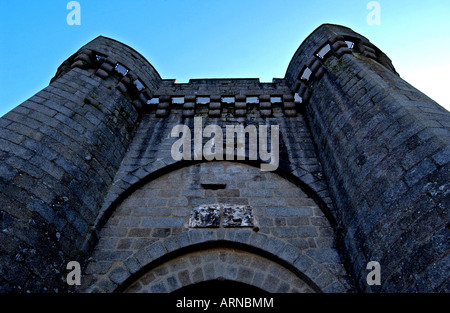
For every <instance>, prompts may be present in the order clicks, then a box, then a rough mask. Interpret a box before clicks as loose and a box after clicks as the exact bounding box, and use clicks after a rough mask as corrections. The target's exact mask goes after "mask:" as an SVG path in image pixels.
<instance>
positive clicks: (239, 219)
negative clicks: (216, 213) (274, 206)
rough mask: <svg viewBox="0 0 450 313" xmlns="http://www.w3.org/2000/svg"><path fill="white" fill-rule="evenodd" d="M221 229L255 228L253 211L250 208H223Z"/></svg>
mask: <svg viewBox="0 0 450 313" xmlns="http://www.w3.org/2000/svg"><path fill="white" fill-rule="evenodd" d="M222 225H223V227H253V226H255V222H254V218H253V210H252V208H251V207H250V206H223V222H222Z"/></svg>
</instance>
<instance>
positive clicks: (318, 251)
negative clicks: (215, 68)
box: [0, 24, 450, 292]
mask: <svg viewBox="0 0 450 313" xmlns="http://www.w3.org/2000/svg"><path fill="white" fill-rule="evenodd" d="M449 116H450V115H449V113H448V112H447V111H446V110H444V109H443V108H441V107H440V106H439V105H438V104H436V103H435V102H434V101H432V100H431V99H429V98H428V97H426V96H425V95H423V94H422V93H421V92H419V91H418V90H416V89H415V88H413V87H412V86H410V85H409V84H408V83H406V82H405V81H403V80H402V79H401V78H400V77H399V75H398V74H397V73H396V72H395V69H394V67H393V65H392V63H391V61H390V60H389V58H388V57H387V56H386V55H385V54H384V53H382V52H381V51H380V50H379V49H378V48H377V47H375V46H374V45H372V44H371V43H370V42H369V40H367V39H366V38H364V37H363V36H361V35H359V34H357V33H355V32H353V31H352V30H350V29H348V28H345V27H342V26H337V25H329V24H325V25H322V26H320V27H319V28H318V29H317V30H315V31H314V32H313V33H312V34H311V35H310V36H309V37H308V38H307V39H306V40H305V41H304V43H303V44H302V45H301V46H300V47H299V49H298V50H297V52H296V53H295V55H294V57H293V59H292V61H291V63H290V65H289V67H288V69H287V72H286V75H285V78H282V79H274V80H273V81H272V82H271V83H261V82H260V81H259V79H194V80H190V81H189V83H185V84H177V83H176V81H175V80H172V79H161V77H160V76H159V74H158V73H157V72H156V70H155V69H154V68H153V66H152V65H151V64H150V63H148V62H147V61H146V60H145V58H143V57H142V56H141V55H140V54H139V53H138V52H136V51H134V50H133V49H131V48H130V47H127V46H125V45H123V44H121V43H119V42H117V41H115V40H112V39H109V38H105V37H98V38H96V39H95V40H93V41H92V42H90V43H88V44H87V45H86V46H84V47H82V48H81V49H80V50H79V51H78V52H76V53H75V54H74V55H72V56H71V57H70V58H68V60H67V61H65V62H64V63H63V64H62V65H61V66H60V67H59V68H58V71H57V73H56V75H55V77H54V78H53V79H52V81H51V83H50V85H49V86H48V87H46V88H45V89H43V90H42V91H40V92H39V93H37V94H36V95H35V96H33V97H31V98H30V99H29V100H27V101H25V102H24V103H22V104H21V105H19V106H18V107H16V108H15V109H13V110H12V111H11V112H9V113H7V114H6V115H5V116H3V117H2V118H0V159H1V163H0V184H1V189H0V203H1V207H0V223H1V232H0V243H1V244H0V291H3V292H27V291H30V292H43V291H44V292H56V291H63V292H73V291H75V292H77V291H82V292H95V291H104V292H112V291H127V292H130V291H149V292H158V291H159V292H161V291H173V290H178V289H179V288H182V287H183V286H187V285H190V284H192V283H195V282H201V281H205V282H206V281H208V280H211V279H214V280H215V279H219V280H221V279H224V280H227V279H229V280H235V281H239V282H245V283H247V284H250V285H252V286H255V287H258V288H261V289H263V290H266V291H283V292H288V291H295V292H297V291H316V292H322V291H324V292H336V291H339V292H340V291H353V290H356V291H363V292H377V291H386V292H401V291H419V292H424V291H448V290H449V287H448V283H449V279H448V273H449V270H448V269H449V264H450V262H449V256H448V250H449V249H448V242H449V228H448V220H449V219H448V214H447V211H448V177H449V174H448V161H449V158H450V157H449V156H450V151H449V141H450V140H449V138H450V137H449V125H450V123H449V121H450V117H449ZM198 117H202V123H203V127H204V126H206V125H211V124H214V125H217V126H218V127H221V129H223V130H224V129H225V128H226V126H229V125H232V126H236V125H242V126H254V127H256V128H260V127H261V126H263V125H264V126H271V125H277V126H279V131H280V135H279V144H280V154H279V166H278V168H277V169H276V171H274V172H262V171H260V166H261V164H264V163H265V162H266V161H265V160H262V159H261V158H260V157H259V158H257V159H255V160H249V156H250V155H249V152H250V148H251V147H254V146H255V145H256V142H247V143H246V144H245V156H246V158H245V160H237V149H236V150H235V151H234V159H233V160H227V159H226V156H225V155H224V157H223V160H215V161H214V162H207V161H206V160H205V159H202V160H195V161H190V160H182V161H176V160H175V159H174V158H173V156H172V154H171V148H172V145H173V143H174V142H175V141H176V140H177V139H178V138H173V137H172V136H171V131H172V129H173V127H174V126H176V125H180V124H181V125H187V126H188V127H189V128H190V129H192V128H193V127H194V123H195V118H198ZM224 135H225V133H224ZM208 139H209V138H201V140H200V143H202V144H205V143H206V141H207V140H208ZM195 140H196V139H194V138H192V142H193V143H194V142H195ZM269 146H270V141H269ZM236 148H238V147H237V146H236ZM231 155H232V156H233V154H231ZM227 161H234V163H230V162H227ZM236 161H238V162H239V163H237V162H236ZM218 203H221V204H225V205H229V206H236V205H242V206H248V208H249V209H250V210H251V211H252V212H253V213H254V219H255V221H256V223H257V226H256V227H253V228H248V227H238V228H229V227H224V224H223V222H221V224H219V227H213V228H192V227H190V226H189V225H190V224H189V218H190V216H191V211H192V210H193V209H195V208H197V207H198V206H200V205H203V204H205V205H212V204H218ZM220 214H222V215H220V216H222V217H221V218H223V214H224V212H223V210H221V211H220ZM225 225H226V224H225ZM191 226H192V225H191ZM227 253H228V254H229V255H228V254H227ZM225 254H227V256H226V257H225V256H224V255H225ZM183 260H184V261H183ZM192 260H197V261H198V262H199V263H198V266H195V265H196V264H193V262H194V263H195V262H196V261H192ZM213 260H215V261H216V262H213ZM243 260H245V261H243ZM69 261H79V262H80V264H81V265H82V267H83V279H82V281H83V286H81V287H80V288H73V287H70V288H69V287H68V286H67V284H66V282H65V276H66V264H67V263H68V262H69ZM235 261H236V262H237V263H236V266H234V265H233V262H235ZM369 261H378V262H379V263H380V264H381V266H382V279H381V281H382V285H381V286H368V285H367V284H366V275H367V273H368V271H367V269H366V265H367V263H368V262H369ZM252 264H260V267H258V268H253V267H252ZM268 269H270V270H272V269H273V271H275V272H277V273H279V274H280V276H279V277H274V275H273V274H271V273H270V270H268ZM239 273H240V274H239ZM269 286H270V287H269Z"/></svg>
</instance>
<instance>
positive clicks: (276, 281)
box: [124, 248, 317, 293]
mask: <svg viewBox="0 0 450 313" xmlns="http://www.w3.org/2000/svg"><path fill="white" fill-rule="evenodd" d="M212 281H216V282H220V281H228V282H237V283H242V284H245V285H248V286H252V287H254V288H255V289H260V290H262V291H264V292H272V293H273V292H276V293H287V292H294V293H298V292H302V293H304V292H314V290H313V288H314V286H313V287H312V286H310V285H309V284H307V283H306V282H304V281H303V280H302V279H301V278H300V277H298V276H297V275H295V274H294V273H293V272H291V271H289V270H288V269H286V268H285V267H283V266H282V265H280V264H278V263H276V262H274V261H272V260H269V259H267V258H265V257H262V256H260V255H257V254H254V253H250V252H247V251H243V250H239V249H231V248H212V249H206V250H199V251H194V252H191V253H187V254H184V255H181V256H178V257H176V258H174V259H172V260H170V261H168V262H165V263H163V264H161V265H159V266H156V267H154V268H152V269H150V270H149V271H148V272H146V273H144V274H142V275H140V276H139V277H138V278H137V279H136V280H135V281H134V282H133V283H131V284H130V286H129V287H128V288H126V289H125V290H124V292H127V293H128V292H129V293H167V292H175V291H177V290H179V289H182V288H186V287H189V286H191V287H192V286H195V285H197V284H201V283H205V282H212ZM216 286H218V287H220V283H217V284H216ZM315 288H317V287H315Z"/></svg>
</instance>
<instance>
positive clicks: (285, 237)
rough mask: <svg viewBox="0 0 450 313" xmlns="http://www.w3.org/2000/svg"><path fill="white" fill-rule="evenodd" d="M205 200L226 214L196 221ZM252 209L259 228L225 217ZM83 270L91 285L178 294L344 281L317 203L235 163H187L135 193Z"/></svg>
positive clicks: (333, 286)
mask: <svg viewBox="0 0 450 313" xmlns="http://www.w3.org/2000/svg"><path fill="white" fill-rule="evenodd" d="M210 204H212V205H211V206H208V205H210ZM217 204H226V205H225V206H223V205H217ZM199 207H207V208H213V209H214V208H216V209H217V208H219V209H218V211H217V212H218V214H219V217H220V218H221V219H222V220H221V221H219V222H218V223H212V224H208V223H207V224H206V225H203V224H202V223H200V225H198V223H192V220H190V219H191V217H192V214H193V212H194V211H195V212H197V213H199V212H200V211H198V210H197V209H198V208H199ZM227 208H231V212H232V214H231V215H230V214H228V213H229V212H228V213H227V212H226V209H227ZM246 208H247V209H248V208H249V209H250V211H251V214H252V219H253V220H252V223H253V224H252V223H250V224H251V225H253V226H254V225H257V227H246V225H250V224H249V223H247V222H248V220H246V223H239V222H236V221H235V220H233V221H232V222H231V223H230V222H229V221H228V222H227V223H224V221H223V219H225V218H230V216H231V218H232V219H234V218H235V215H233V212H235V213H236V212H237V211H233V210H239V209H243V210H244V209H246ZM196 210H197V211H196ZM244 211H245V210H244ZM200 213H201V212H200ZM238 213H239V212H238ZM227 214H228V215H227ZM208 258H210V259H208ZM194 260H195V261H194ZM233 260H234V261H233ZM242 260H247V261H248V262H247V263H239V262H242ZM199 264H201V266H200V265H199ZM238 265H239V266H238ZM86 272H87V274H92V283H91V284H90V286H86V290H88V291H105V292H112V291H116V292H117V291H121V292H122V291H126V292H173V291H176V290H178V289H180V288H183V287H186V286H191V285H194V284H196V283H203V282H207V281H215V280H218V281H221V280H223V281H235V282H240V283H245V284H247V285H251V286H254V287H257V288H260V289H262V290H265V291H267V292H311V291H318V292H320V291H324V292H345V291H346V290H347V288H348V284H347V281H346V279H347V274H346V271H345V269H344V266H343V264H342V260H341V258H340V255H339V253H338V252H337V250H336V248H335V238H334V230H333V228H332V227H331V225H330V223H329V221H328V220H327V218H326V217H325V215H324V213H323V212H322V211H321V209H320V208H319V206H318V205H317V204H316V202H315V201H314V200H313V199H312V198H311V197H309V196H308V195H306V194H305V192H304V191H303V190H302V189H301V188H299V187H298V186H297V185H295V184H294V183H292V182H290V181H289V180H287V179H285V178H283V177H281V176H279V175H278V174H275V173H272V172H261V171H260V169H259V167H253V166H250V165H247V164H241V163H235V162H208V163H199V164H195V165H191V166H187V167H184V168H181V169H177V170H174V171H172V172H169V173H167V174H165V175H162V176H160V177H158V178H156V179H154V180H152V181H149V182H147V183H145V184H143V185H141V187H139V188H137V189H136V190H134V191H133V192H131V193H130V194H129V195H128V197H127V198H125V199H124V200H123V201H122V202H121V203H120V204H119V205H118V206H117V207H116V208H115V210H114V212H112V214H111V217H110V218H109V219H108V221H107V222H106V224H105V226H104V227H103V228H102V230H101V231H100V233H99V242H98V245H97V247H96V249H95V251H94V253H93V255H92V262H91V263H90V264H89V266H88V268H87V270H86ZM273 273H276V274H273Z"/></svg>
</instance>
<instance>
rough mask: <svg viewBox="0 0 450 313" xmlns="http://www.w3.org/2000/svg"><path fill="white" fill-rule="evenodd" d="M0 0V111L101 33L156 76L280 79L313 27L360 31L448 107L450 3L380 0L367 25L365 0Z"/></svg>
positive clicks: (407, 76)
mask: <svg viewBox="0 0 450 313" xmlns="http://www.w3.org/2000/svg"><path fill="white" fill-rule="evenodd" d="M78 2H79V3H80V5H81V25H80V26H76V25H74V26H69V25H68V24H67V22H66V17H67V15H68V14H69V12H70V10H67V9H66V6H67V3H69V0H49V1H44V0H34V1H31V0H29V1H28V0H16V1H12V0H0V59H1V65H0V116H1V115H3V114H5V113H6V112H8V111H9V110H11V109H12V108H14V107H15V106H16V105H18V104H20V103H21V102H23V101H25V100H26V99H28V98H29V97H30V96H32V95H34V94H35V93H36V92H38V91H39V90H41V89H42V88H44V87H46V86H47V85H48V83H49V81H50V79H51V78H52V77H53V76H54V74H55V73H56V69H57V68H58V66H59V65H60V64H61V63H62V62H63V61H64V60H65V59H66V58H68V57H69V56H70V55H72V54H73V53H74V52H76V51H77V50H78V49H79V48H80V47H81V46H82V45H84V44H86V43H87V42H89V41H90V40H92V39H94V38H95V37H97V36H98V35H104V36H107V37H111V38H114V39H116V40H119V41H121V42H123V43H125V44H127V45H130V46H131V47H133V48H134V49H136V50H137V51H139V52H140V53H141V54H142V55H143V56H145V57H146V58H147V60H148V61H149V62H150V63H152V64H153V66H154V67H155V68H156V69H157V71H158V72H159V73H160V75H161V77H162V78H168V79H169V78H170V79H177V81H178V82H187V81H188V80H189V79H190V78H214V77H219V78H225V77H252V78H260V79H261V81H264V82H267V81H271V80H272V78H274V77H276V78H282V77H284V74H285V72H286V69H287V66H288V64H289V62H290V60H291V58H292V56H293V54H294V52H295V51H296V50H297V48H298V46H299V45H300V44H301V43H302V41H303V40H304V39H305V38H306V37H307V36H308V35H309V34H310V33H311V32H312V31H313V30H314V29H315V28H317V27H318V26H319V25H320V24H322V23H336V24H341V25H345V26H348V27H350V28H352V29H353V30H355V31H357V32H359V33H361V34H362V35H364V36H366V37H367V38H369V39H370V40H371V42H372V43H374V44H375V45H377V46H378V47H379V48H380V49H381V50H383V51H384V52H385V53H386V54H387V55H388V56H389V57H390V58H391V59H392V61H393V63H394V66H395V67H396V69H397V71H398V72H399V73H400V75H401V76H402V77H403V78H405V79H406V80H407V81H408V82H410V83H411V84H412V85H414V86H416V87H417V88H419V89H420V90H422V91H423V92H425V93H426V94H428V95H429V96H430V97H431V98H433V99H434V100H436V101H437V102H439V103H440V104H441V105H443V106H445V107H446V108H447V109H448V110H450V96H449V95H448V94H449V93H448V91H447V89H449V87H448V83H449V79H448V73H449V72H450V59H449V56H450V40H449V39H450V38H449V34H450V1H449V0H428V1H423V0H421V1H418V0H390V1H387V0H380V1H378V2H379V3H380V5H381V24H380V25H372V26H371V25H368V23H367V20H366V17H367V15H368V14H369V12H370V10H368V9H367V8H366V6H367V3H368V2H369V1H366V0H324V1H311V0H308V1H306V0H221V1H218V0H202V1H200V0H129V1H124V0H123V1H118V0H95V1H92V0H89V1H88V0H79V1H78Z"/></svg>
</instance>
